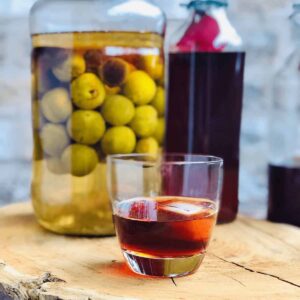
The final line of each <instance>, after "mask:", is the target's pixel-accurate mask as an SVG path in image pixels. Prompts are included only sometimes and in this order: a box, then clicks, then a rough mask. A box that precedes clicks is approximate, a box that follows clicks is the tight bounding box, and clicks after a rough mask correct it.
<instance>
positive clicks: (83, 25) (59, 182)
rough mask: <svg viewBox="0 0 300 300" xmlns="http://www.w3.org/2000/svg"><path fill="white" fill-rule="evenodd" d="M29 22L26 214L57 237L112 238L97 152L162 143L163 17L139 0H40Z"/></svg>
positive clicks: (102, 157)
mask: <svg viewBox="0 0 300 300" xmlns="http://www.w3.org/2000/svg"><path fill="white" fill-rule="evenodd" d="M30 25H31V34H32V48H33V50H32V116H33V135H34V160H33V178H32V201H33V206H34V210H35V214H36V216H37V219H38V221H39V223H40V224H41V225H42V226H44V227H45V228H47V229H49V230H51V231H54V232H57V233H63V234H76V235H110V234H113V233H114V228H113V224H112V216H111V208H110V204H109V199H108V193H107V189H106V156H107V155H108V154H118V153H120V154H125V153H132V152H141V153H156V152H158V151H159V148H160V147H161V144H162V140H163V130H162V129H163V128H162V125H159V124H161V123H163V120H164V102H165V101H164V76H163V74H164V55H163V41H164V32H165V17H164V14H163V13H162V11H161V10H160V9H159V8H158V7H156V6H154V5H152V4H151V3H150V2H148V1H144V0H128V1H125V0H51V1H48V0H39V1H37V2H36V3H35V5H34V6H33V8H32V10H31V16H30ZM159 118H161V119H159Z"/></svg>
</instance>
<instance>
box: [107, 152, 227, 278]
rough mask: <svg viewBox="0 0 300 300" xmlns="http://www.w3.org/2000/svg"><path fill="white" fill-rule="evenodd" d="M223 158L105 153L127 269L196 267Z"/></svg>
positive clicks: (165, 271) (175, 271)
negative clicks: (110, 154)
mask: <svg viewBox="0 0 300 300" xmlns="http://www.w3.org/2000/svg"><path fill="white" fill-rule="evenodd" d="M222 177H223V160H222V159H221V158H218V157H213V156H203V155H189V154H165V155H161V156H159V157H153V156H151V155H143V154H129V155H112V156H109V157H108V190H109V194H110V198H111V201H112V207H113V217H114V223H115V228H116V232H117V236H118V239H119V242H120V246H121V249H122V252H123V255H124V257H125V260H126V262H127V264H128V266H129V267H130V268H131V270H132V271H133V272H135V273H138V274H143V275H148V276H162V277H177V276H183V275H187V274H191V273H193V272H195V271H196V270H197V269H198V267H199V266H200V264H201V262H202V260H203V258H204V255H205V252H206V249H207V246H208V243H209V241H210V238H211V234H212V231H213V228H214V226H215V223H216V217H217V213H218V208H219V199H220V193H221V187H222Z"/></svg>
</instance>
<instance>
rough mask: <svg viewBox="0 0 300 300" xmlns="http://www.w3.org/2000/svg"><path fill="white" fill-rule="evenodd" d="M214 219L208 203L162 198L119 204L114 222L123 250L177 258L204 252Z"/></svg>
mask: <svg viewBox="0 0 300 300" xmlns="http://www.w3.org/2000/svg"><path fill="white" fill-rule="evenodd" d="M186 209H187V210H190V211H186ZM215 217H216V206H215V204H214V203H213V202H211V201H209V200H205V199H199V200H195V199H191V200H188V198H180V197H162V198H156V199H147V198H146V199H144V198H140V199H132V200H128V201H123V202H121V203H120V204H119V206H118V207H117V213H116V214H115V215H114V221H115V226H116V231H117V235H118V237H119V240H120V244H121V248H122V249H123V250H128V251H131V252H135V253H141V254H148V255H154V256H157V257H178V256H189V255H194V254H199V253H203V252H204V251H205V249H206V247H207V244H208V242H209V239H210V236H211V233H212V229H213V227H214V224H215Z"/></svg>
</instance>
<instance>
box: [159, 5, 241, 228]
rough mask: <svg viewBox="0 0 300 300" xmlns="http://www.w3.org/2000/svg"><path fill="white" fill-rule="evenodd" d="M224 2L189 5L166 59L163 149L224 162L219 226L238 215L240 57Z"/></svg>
mask: <svg viewBox="0 0 300 300" xmlns="http://www.w3.org/2000/svg"><path fill="white" fill-rule="evenodd" d="M226 6H227V3H226V1H221V0H220V1H218V0H217V1H209V0H196V1H191V3H190V4H189V8H190V10H191V12H190V17H189V20H188V22H186V23H185V24H183V25H182V27H181V29H179V30H178V31H176V32H175V34H174V36H173V38H171V44H170V48H169V55H168V59H169V61H168V102H167V103H168V108H167V131H166V143H165V147H166V150H167V151H169V152H181V153H182V152H185V153H194V154H211V155H216V156H219V157H222V158H223V159H224V185H223V194H222V199H221V205H220V212H219V219H218V221H219V222H230V221H233V220H234V219H235V217H236V215H237V211H238V178H239V141H240V128H241V112H242V99H243V81H244V62H245V52H244V50H243V45H242V40H241V38H240V36H239V35H238V33H237V32H236V30H235V28H234V27H233V26H232V24H231V23H230V21H229V19H228V17H227V13H226Z"/></svg>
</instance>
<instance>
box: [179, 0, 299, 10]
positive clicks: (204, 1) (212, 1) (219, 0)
mask: <svg viewBox="0 0 300 300" xmlns="http://www.w3.org/2000/svg"><path fill="white" fill-rule="evenodd" d="M299 3H300V0H299ZM181 5H182V6H186V7H187V8H191V9H193V8H197V7H199V6H202V5H216V6H228V0H192V1H190V2H189V3H183V4H181Z"/></svg>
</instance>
